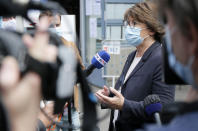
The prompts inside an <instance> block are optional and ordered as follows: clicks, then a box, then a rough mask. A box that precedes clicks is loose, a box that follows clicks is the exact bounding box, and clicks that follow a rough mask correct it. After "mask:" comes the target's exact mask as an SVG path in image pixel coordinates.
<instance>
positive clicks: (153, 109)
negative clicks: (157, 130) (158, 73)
mask: <svg viewBox="0 0 198 131" xmlns="http://www.w3.org/2000/svg"><path fill="white" fill-rule="evenodd" d="M144 109H145V112H146V114H147V115H148V116H154V118H155V120H156V123H157V125H159V126H160V125H161V119H160V115H159V112H161V110H162V104H161V103H160V98H159V96H158V95H149V96H147V97H146V98H145V99H144Z"/></svg>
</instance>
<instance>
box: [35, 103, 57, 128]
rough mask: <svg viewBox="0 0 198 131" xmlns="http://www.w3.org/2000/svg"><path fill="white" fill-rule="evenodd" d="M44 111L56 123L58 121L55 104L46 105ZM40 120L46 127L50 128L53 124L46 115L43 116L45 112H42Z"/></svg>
mask: <svg viewBox="0 0 198 131" xmlns="http://www.w3.org/2000/svg"><path fill="white" fill-rule="evenodd" d="M43 111H44V112H45V113H46V114H47V115H48V116H49V117H50V118H52V119H53V120H54V121H56V119H57V115H54V114H53V112H54V102H51V103H47V104H46V105H45V107H44V108H43ZM38 118H39V119H40V120H41V121H42V122H43V124H44V125H45V127H46V128H47V127H49V126H51V125H52V124H53V122H52V121H51V120H49V119H48V118H47V117H46V116H45V114H43V112H41V111H40V113H39V116H38Z"/></svg>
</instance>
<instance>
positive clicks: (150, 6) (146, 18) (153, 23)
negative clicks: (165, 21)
mask: <svg viewBox="0 0 198 131" xmlns="http://www.w3.org/2000/svg"><path fill="white" fill-rule="evenodd" d="M157 16H158V14H157V6H156V5H155V3H153V2H142V3H138V4H135V5H134V6H132V7H131V8H129V9H128V10H127V11H126V12H125V14H124V21H126V22H127V23H128V24H129V22H130V18H133V20H134V21H137V22H140V23H144V24H146V26H147V27H148V29H149V30H151V31H152V32H154V33H155V34H154V36H153V37H154V39H155V40H157V41H159V42H162V38H163V35H164V28H163V26H162V24H161V23H160V22H159V20H158V17H157Z"/></svg>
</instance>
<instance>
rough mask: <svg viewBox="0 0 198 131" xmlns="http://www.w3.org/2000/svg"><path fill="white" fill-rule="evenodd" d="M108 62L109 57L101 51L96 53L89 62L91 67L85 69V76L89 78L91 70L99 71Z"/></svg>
mask: <svg viewBox="0 0 198 131" xmlns="http://www.w3.org/2000/svg"><path fill="white" fill-rule="evenodd" d="M109 60H110V55H109V54H108V53H107V52H106V51H104V50H102V51H100V52H98V53H97V54H96V55H95V56H94V57H93V58H92V60H91V65H89V66H88V67H87V69H85V71H84V72H85V76H86V77H87V76H89V75H90V74H91V73H92V72H93V70H94V69H95V68H97V69H101V68H102V67H104V66H105V65H106V64H107V63H108V62H109Z"/></svg>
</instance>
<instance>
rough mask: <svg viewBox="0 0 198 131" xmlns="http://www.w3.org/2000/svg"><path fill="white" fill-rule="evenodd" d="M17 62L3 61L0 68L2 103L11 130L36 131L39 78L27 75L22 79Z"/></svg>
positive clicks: (30, 74) (11, 59)
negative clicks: (7, 115) (7, 114)
mask: <svg viewBox="0 0 198 131" xmlns="http://www.w3.org/2000/svg"><path fill="white" fill-rule="evenodd" d="M19 76H20V72H19V68H18V63H17V61H16V60H15V59H14V58H12V57H7V58H5V59H4V60H3V62H2V66H1V68H0V90H1V95H2V100H3V103H4V105H5V107H6V110H7V112H8V113H9V120H10V123H11V129H12V130H16V131H27V130H29V131H33V130H36V128H35V127H36V124H37V116H38V111H39V103H40V98H41V93H40V84H41V82H40V77H39V76H38V75H37V74H35V73H27V74H26V75H25V76H24V77H23V78H22V79H20V78H19Z"/></svg>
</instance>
